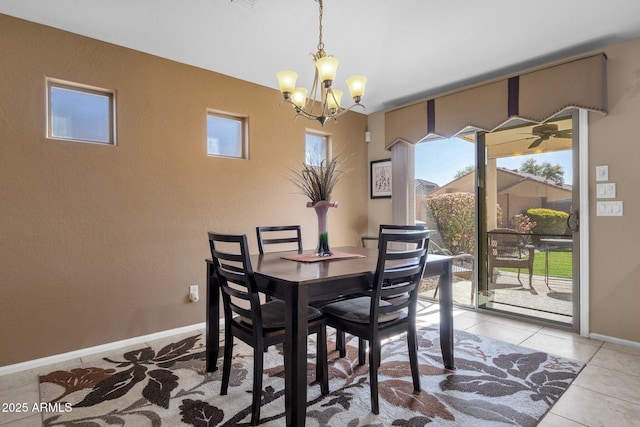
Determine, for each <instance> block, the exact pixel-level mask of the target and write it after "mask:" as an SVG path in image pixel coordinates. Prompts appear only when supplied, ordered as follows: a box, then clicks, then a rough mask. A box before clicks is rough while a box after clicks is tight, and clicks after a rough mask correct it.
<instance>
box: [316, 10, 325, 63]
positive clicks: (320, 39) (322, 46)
mask: <svg viewBox="0 0 640 427" xmlns="http://www.w3.org/2000/svg"><path fill="white" fill-rule="evenodd" d="M316 1H317V2H318V3H319V5H320V19H319V21H320V25H319V27H318V29H319V38H318V53H320V52H324V43H322V9H323V8H322V0H316Z"/></svg>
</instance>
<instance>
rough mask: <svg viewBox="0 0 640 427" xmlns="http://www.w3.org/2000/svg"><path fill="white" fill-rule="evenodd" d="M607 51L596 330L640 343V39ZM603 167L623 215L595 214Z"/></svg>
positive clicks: (594, 154)
mask: <svg viewBox="0 0 640 427" xmlns="http://www.w3.org/2000/svg"><path fill="white" fill-rule="evenodd" d="M605 53H606V54H607V57H608V58H609V59H608V61H607V63H608V64H607V91H608V106H609V114H608V115H607V116H602V115H600V114H594V113H590V114H589V122H590V126H589V195H590V197H591V206H590V209H589V213H590V215H591V227H590V229H589V231H590V244H589V247H590V250H591V264H590V268H589V272H590V275H591V292H590V301H591V306H590V310H591V317H590V321H591V331H592V332H595V333H598V334H602V335H606V336H612V337H617V338H622V339H626V340H631V341H635V342H640V309H638V302H639V301H640V223H639V222H638V219H639V218H640V215H639V212H640V192H638V183H639V182H640V167H638V164H639V163H638V159H640V144H639V141H638V134H639V133H640V120H639V118H640V39H635V40H631V41H628V42H625V43H620V44H616V45H614V46H610V47H608V48H607V49H605ZM598 165H608V166H609V181H610V182H615V183H616V200H622V201H623V202H624V216H623V217H601V216H600V217H599V216H595V215H596V197H595V194H596V182H595V175H596V173H595V168H596V166H598Z"/></svg>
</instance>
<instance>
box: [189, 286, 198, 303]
mask: <svg viewBox="0 0 640 427" xmlns="http://www.w3.org/2000/svg"><path fill="white" fill-rule="evenodd" d="M199 299H200V295H199V292H198V285H190V286H189V300H190V301H191V302H197V301H198V300H199Z"/></svg>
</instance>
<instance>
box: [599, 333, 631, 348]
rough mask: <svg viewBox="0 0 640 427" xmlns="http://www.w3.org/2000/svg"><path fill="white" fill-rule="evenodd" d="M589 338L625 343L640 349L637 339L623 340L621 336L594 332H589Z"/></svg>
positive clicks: (612, 342) (619, 343)
mask: <svg viewBox="0 0 640 427" xmlns="http://www.w3.org/2000/svg"><path fill="white" fill-rule="evenodd" d="M589 338H592V339H594V340H600V341H604V342H608V343H611V344H617V345H623V346H625V347H631V348H637V349H640V342H636V341H629V340H623V339H621V338H615V337H610V336H607V335H600V334H594V333H591V334H589Z"/></svg>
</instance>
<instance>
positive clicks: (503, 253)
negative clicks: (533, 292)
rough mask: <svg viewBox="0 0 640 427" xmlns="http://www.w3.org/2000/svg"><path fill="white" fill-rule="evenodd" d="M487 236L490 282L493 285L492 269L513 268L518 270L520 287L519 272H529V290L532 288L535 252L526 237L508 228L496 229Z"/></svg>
mask: <svg viewBox="0 0 640 427" xmlns="http://www.w3.org/2000/svg"><path fill="white" fill-rule="evenodd" d="M487 235H488V238H489V247H488V250H487V252H488V253H487V258H488V268H489V270H488V271H489V278H490V280H491V282H493V283H495V281H494V280H493V269H494V268H499V267H502V268H515V269H517V270H518V282H520V284H521V285H522V281H521V280H520V270H521V269H526V270H528V271H529V288H532V281H533V259H534V256H535V250H534V247H533V245H531V244H530V243H529V239H528V235H526V234H522V233H518V232H517V231H516V230H512V229H510V228H496V229H494V230H491V231H489V232H488V233H487Z"/></svg>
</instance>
